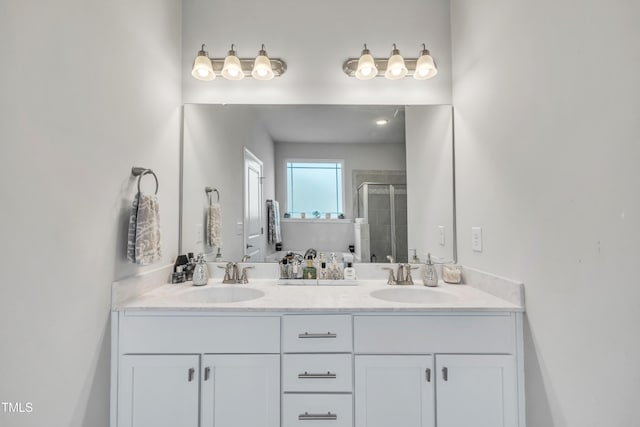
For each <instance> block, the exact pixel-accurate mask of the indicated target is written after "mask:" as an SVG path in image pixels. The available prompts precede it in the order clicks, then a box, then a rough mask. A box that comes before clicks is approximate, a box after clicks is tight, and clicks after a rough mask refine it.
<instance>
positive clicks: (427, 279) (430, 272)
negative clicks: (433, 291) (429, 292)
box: [422, 254, 438, 286]
mask: <svg viewBox="0 0 640 427" xmlns="http://www.w3.org/2000/svg"><path fill="white" fill-rule="evenodd" d="M422 283H423V284H424V285H425V286H438V272H437V271H436V266H435V265H433V263H432V262H431V254H427V262H426V264H425V266H424V270H423V271H422Z"/></svg>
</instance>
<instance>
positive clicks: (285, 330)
mask: <svg viewBox="0 0 640 427" xmlns="http://www.w3.org/2000/svg"><path fill="white" fill-rule="evenodd" d="M352 347H353V345H352V330H351V316H349V315H315V316H314V315H310V316H306V315H305V316H284V317H283V318H282V350H283V351H284V352H285V353H322V352H324V353H341V352H342V353H347V352H351V350H352Z"/></svg>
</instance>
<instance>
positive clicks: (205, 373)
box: [204, 366, 211, 381]
mask: <svg viewBox="0 0 640 427" xmlns="http://www.w3.org/2000/svg"><path fill="white" fill-rule="evenodd" d="M210 374H211V368H210V367H208V366H207V367H206V368H204V380H205V381H208V380H209V375H210Z"/></svg>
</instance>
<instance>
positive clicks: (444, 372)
mask: <svg viewBox="0 0 640 427" xmlns="http://www.w3.org/2000/svg"><path fill="white" fill-rule="evenodd" d="M442 379H443V380H445V381H449V369H447V367H446V366H445V367H444V368H442Z"/></svg>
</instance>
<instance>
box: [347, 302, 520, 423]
mask: <svg viewBox="0 0 640 427" xmlns="http://www.w3.org/2000/svg"><path fill="white" fill-rule="evenodd" d="M518 323H519V320H518V318H517V317H516V315H515V314H513V313H504V314H485V315H483V314H478V315H476V314H474V315H455V314H444V315H443V314H440V315H424V316H422V315H420V316H416V315H373V316H366V315H361V316H360V315H359V316H354V352H355V357H354V359H355V379H354V382H355V392H354V396H355V425H356V427H377V426H380V427H382V426H388V425H394V424H395V425H402V426H403V427H404V426H406V427H433V426H437V427H460V426H470V425H473V426H481V427H519V426H520V427H523V426H524V417H523V415H524V414H519V411H518V405H519V399H518V397H519V389H518V383H517V370H516V359H517V357H518V355H519V353H520V356H521V352H520V351H519V350H518V347H519V344H518V343H519V339H518V336H517V324H518ZM520 392H521V389H520Z"/></svg>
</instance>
